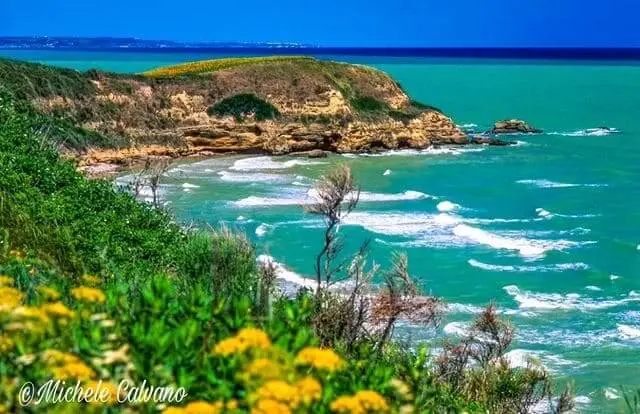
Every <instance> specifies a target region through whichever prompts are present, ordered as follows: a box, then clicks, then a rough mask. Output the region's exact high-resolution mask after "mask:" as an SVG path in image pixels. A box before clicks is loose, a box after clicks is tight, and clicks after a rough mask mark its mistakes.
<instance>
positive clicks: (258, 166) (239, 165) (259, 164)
mask: <svg viewBox="0 0 640 414" xmlns="http://www.w3.org/2000/svg"><path fill="white" fill-rule="evenodd" d="M318 164H326V163H325V162H321V161H309V160H304V159H294V160H289V161H276V160H274V159H273V158H272V157H252V158H243V159H240V160H237V161H235V162H234V163H233V165H232V166H231V167H230V168H229V169H230V170H234V171H252V170H282V169H286V168H292V167H295V166H298V165H318Z"/></svg>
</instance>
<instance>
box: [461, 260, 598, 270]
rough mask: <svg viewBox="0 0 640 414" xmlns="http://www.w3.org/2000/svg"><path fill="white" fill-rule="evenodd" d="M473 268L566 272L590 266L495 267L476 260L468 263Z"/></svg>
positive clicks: (575, 264) (578, 264) (570, 264)
mask: <svg viewBox="0 0 640 414" xmlns="http://www.w3.org/2000/svg"><path fill="white" fill-rule="evenodd" d="M467 263H469V264H470V265H471V266H473V267H476V268H478V269H483V270H490V271H495V272H545V273H546V272H564V271H567V270H587V269H589V265H587V264H586V263H582V262H577V263H558V264H553V265H540V266H525V265H493V264H488V263H483V262H480V261H478V260H475V259H469V260H468V261H467Z"/></svg>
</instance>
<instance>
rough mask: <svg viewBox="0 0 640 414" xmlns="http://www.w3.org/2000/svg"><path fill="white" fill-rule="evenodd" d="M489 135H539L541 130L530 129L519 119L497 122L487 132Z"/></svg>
mask: <svg viewBox="0 0 640 414" xmlns="http://www.w3.org/2000/svg"><path fill="white" fill-rule="evenodd" d="M489 133H490V134H494V135H498V134H541V133H542V130H540V129H537V128H534V127H532V126H531V125H529V124H527V123H526V122H525V121H521V120H519V119H508V120H504V121H498V122H496V123H495V125H494V126H493V128H492V129H491V130H490V131H489Z"/></svg>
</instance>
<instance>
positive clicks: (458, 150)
mask: <svg viewBox="0 0 640 414" xmlns="http://www.w3.org/2000/svg"><path fill="white" fill-rule="evenodd" d="M484 150H485V148H477V147H475V148H462V147H428V148H425V149H422V150H418V149H400V150H389V151H384V152H379V153H373V154H361V155H362V156H364V157H391V156H402V157H414V156H419V155H462V154H464V153H466V152H481V151H484Z"/></svg>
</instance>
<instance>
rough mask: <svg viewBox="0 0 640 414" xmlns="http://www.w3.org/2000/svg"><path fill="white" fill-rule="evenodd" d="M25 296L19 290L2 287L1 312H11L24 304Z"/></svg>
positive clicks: (0, 295) (0, 297)
mask: <svg viewBox="0 0 640 414" xmlns="http://www.w3.org/2000/svg"><path fill="white" fill-rule="evenodd" d="M23 297H24V294H23V293H22V292H20V291H19V290H18V289H15V288H12V287H7V286H0V312H10V311H12V310H13V309H15V308H16V307H17V306H18V305H20V303H21V302H22V298H23Z"/></svg>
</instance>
